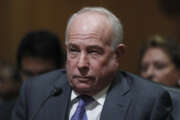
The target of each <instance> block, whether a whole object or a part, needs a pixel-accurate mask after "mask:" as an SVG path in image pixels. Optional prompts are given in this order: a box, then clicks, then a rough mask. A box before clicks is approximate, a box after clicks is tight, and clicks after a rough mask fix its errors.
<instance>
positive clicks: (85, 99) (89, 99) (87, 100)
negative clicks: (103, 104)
mask: <svg viewBox="0 0 180 120" xmlns="http://www.w3.org/2000/svg"><path fill="white" fill-rule="evenodd" d="M93 100H94V99H93V98H92V97H91V96H87V95H81V96H79V102H82V104H83V105H84V106H87V105H88V104H89V103H91V102H92V101H93Z"/></svg>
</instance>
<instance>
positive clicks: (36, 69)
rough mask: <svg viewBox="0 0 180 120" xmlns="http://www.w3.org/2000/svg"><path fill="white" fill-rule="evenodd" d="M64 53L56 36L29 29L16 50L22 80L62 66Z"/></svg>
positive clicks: (43, 31)
mask: <svg viewBox="0 0 180 120" xmlns="http://www.w3.org/2000/svg"><path fill="white" fill-rule="evenodd" d="M64 61H65V54H64V50H63V48H62V46H61V44H60V39H59V38H58V36H57V35H56V34H54V33H52V32H48V31H45V30H39V31H31V32H29V33H27V34H26V35H25V36H24V37H23V38H22V40H21V42H20V44H19V48H18V50H17V66H18V69H19V71H20V74H21V77H22V79H23V80H26V79H28V78H30V77H32V76H35V75H40V74H42V73H46V72H49V71H52V70H55V69H59V68H62V67H64Z"/></svg>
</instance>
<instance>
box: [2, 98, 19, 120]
mask: <svg viewBox="0 0 180 120" xmlns="http://www.w3.org/2000/svg"><path fill="white" fill-rule="evenodd" d="M15 102H16V100H15V99H12V100H8V101H3V102H2V103H0V120H10V119H11V112H12V109H13V107H14V105H15Z"/></svg>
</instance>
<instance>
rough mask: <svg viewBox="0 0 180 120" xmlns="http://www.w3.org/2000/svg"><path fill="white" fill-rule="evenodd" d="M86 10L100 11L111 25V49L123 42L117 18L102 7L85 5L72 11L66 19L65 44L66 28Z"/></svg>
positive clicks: (66, 39) (121, 30)
mask: <svg viewBox="0 0 180 120" xmlns="http://www.w3.org/2000/svg"><path fill="white" fill-rule="evenodd" d="M86 12H97V13H102V14H104V16H106V17H107V19H108V20H109V22H110V24H111V25H112V38H111V39H112V41H111V46H112V48H113V49H115V48H116V46H117V45H118V44H120V43H123V27H122V24H121V23H120V21H119V19H118V18H117V17H116V16H115V15H114V14H113V13H112V12H110V11H109V10H107V9H105V8H103V7H85V8H82V9H80V10H79V11H78V12H76V13H74V14H73V15H72V16H71V17H70V18H69V20H68V23H67V27H66V33H65V41H66V42H65V43H66V44H67V41H68V30H69V27H70V25H71V23H72V21H73V19H74V18H75V17H76V16H78V15H80V14H82V13H86Z"/></svg>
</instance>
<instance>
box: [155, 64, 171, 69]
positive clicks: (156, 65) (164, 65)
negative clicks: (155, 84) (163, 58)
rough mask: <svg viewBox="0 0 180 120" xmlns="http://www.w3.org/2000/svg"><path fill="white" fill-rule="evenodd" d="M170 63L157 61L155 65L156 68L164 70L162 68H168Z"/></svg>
mask: <svg viewBox="0 0 180 120" xmlns="http://www.w3.org/2000/svg"><path fill="white" fill-rule="evenodd" d="M167 66H168V65H167V64H164V63H156V64H155V67H156V69H158V70H162V69H164V68H166V67H167Z"/></svg>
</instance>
